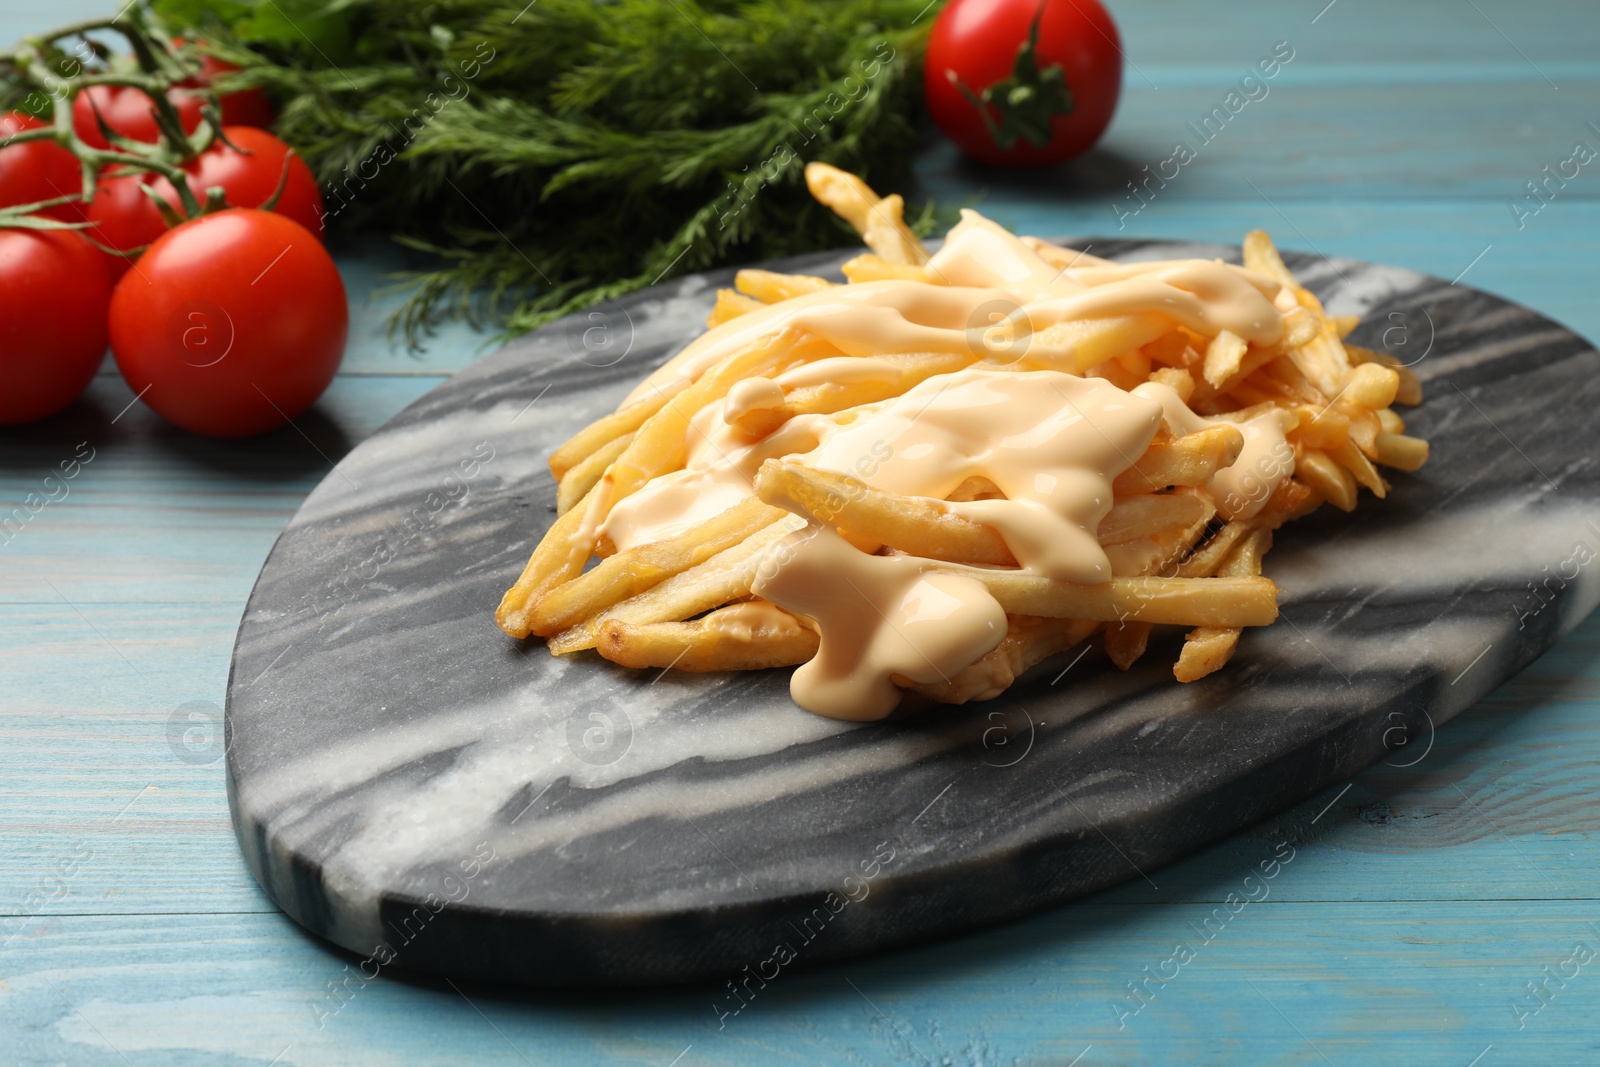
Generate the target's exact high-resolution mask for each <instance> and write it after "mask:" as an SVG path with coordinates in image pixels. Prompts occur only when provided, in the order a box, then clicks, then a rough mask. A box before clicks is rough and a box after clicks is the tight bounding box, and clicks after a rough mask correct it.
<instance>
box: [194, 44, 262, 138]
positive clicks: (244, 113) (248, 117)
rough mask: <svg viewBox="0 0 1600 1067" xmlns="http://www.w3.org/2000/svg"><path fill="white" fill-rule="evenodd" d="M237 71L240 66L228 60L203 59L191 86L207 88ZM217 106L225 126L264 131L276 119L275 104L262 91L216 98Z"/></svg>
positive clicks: (253, 90) (249, 91)
mask: <svg viewBox="0 0 1600 1067" xmlns="http://www.w3.org/2000/svg"><path fill="white" fill-rule="evenodd" d="M238 69H239V67H238V66H237V65H235V64H233V63H229V62H227V61H226V60H222V59H218V58H216V57H215V56H208V55H201V57H200V74H199V76H198V77H196V78H194V79H193V81H192V84H193V85H194V86H196V87H204V86H208V85H210V84H211V83H212V82H214V81H216V80H217V78H218V77H219V76H220V75H223V74H232V73H233V72H234V71H236V70H238ZM217 103H218V104H220V105H222V124H223V125H224V126H256V127H259V128H261V129H263V130H264V129H266V128H267V127H269V126H271V125H272V120H273V119H274V118H275V116H274V115H273V113H272V102H271V101H270V100H268V99H267V94H266V93H264V92H262V91H261V90H260V89H240V90H239V91H238V92H234V93H222V94H220V95H219V96H218V97H217Z"/></svg>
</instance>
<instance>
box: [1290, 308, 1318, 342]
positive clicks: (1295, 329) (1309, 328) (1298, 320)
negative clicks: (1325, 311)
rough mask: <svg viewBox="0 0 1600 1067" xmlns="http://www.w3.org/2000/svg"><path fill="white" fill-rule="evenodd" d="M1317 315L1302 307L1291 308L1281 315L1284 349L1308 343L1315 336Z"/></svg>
mask: <svg viewBox="0 0 1600 1067" xmlns="http://www.w3.org/2000/svg"><path fill="white" fill-rule="evenodd" d="M1317 330H1318V325H1317V317H1316V316H1315V315H1313V314H1312V313H1311V312H1309V311H1307V310H1306V309H1305V308H1303V307H1297V308H1293V309H1291V310H1290V311H1289V312H1288V313H1286V314H1285V315H1284V316H1283V341H1282V342H1281V347H1282V348H1283V350H1284V351H1286V352H1287V351H1289V350H1290V349H1295V348H1300V347H1301V346H1303V345H1308V344H1310V343H1311V342H1312V341H1314V340H1316V337H1317Z"/></svg>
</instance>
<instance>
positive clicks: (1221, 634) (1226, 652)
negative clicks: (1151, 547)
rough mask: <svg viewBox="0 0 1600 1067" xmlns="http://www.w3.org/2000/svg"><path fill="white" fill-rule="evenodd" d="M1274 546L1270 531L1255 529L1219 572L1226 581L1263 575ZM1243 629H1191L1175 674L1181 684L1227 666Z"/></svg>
mask: <svg viewBox="0 0 1600 1067" xmlns="http://www.w3.org/2000/svg"><path fill="white" fill-rule="evenodd" d="M1271 547H1272V532H1271V531H1270V530H1252V531H1251V532H1250V534H1249V536H1247V537H1245V538H1244V539H1243V540H1242V541H1240V542H1239V544H1238V546H1237V547H1236V548H1234V550H1233V552H1232V553H1230V554H1229V556H1228V559H1227V561H1226V562H1224V563H1223V564H1222V566H1221V568H1219V569H1218V571H1217V573H1218V574H1220V575H1222V576H1223V577H1225V578H1248V577H1253V576H1255V575H1259V574H1260V573H1261V561H1262V557H1264V556H1265V555H1266V554H1267V550H1268V549H1270V548H1271ZM1239 635H1240V630H1239V629H1238V627H1233V626H1200V627H1196V628H1195V629H1193V630H1190V631H1189V633H1188V635H1187V636H1185V638H1184V642H1183V651H1182V652H1180V653H1179V654H1178V662H1177V663H1176V664H1174V665H1173V668H1172V673H1173V675H1174V676H1175V677H1176V678H1177V679H1178V681H1180V682H1195V681H1199V680H1200V679H1201V678H1204V677H1205V676H1206V675H1208V674H1211V673H1212V672H1213V671H1219V670H1221V669H1222V668H1223V667H1225V666H1227V664H1228V661H1229V660H1230V659H1232V658H1233V652H1234V649H1236V648H1237V647H1238V646H1239Z"/></svg>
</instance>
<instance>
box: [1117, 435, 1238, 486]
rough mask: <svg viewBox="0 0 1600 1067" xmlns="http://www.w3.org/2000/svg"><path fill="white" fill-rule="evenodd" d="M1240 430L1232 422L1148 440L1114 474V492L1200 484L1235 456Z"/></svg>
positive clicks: (1230, 461) (1236, 457)
mask: <svg viewBox="0 0 1600 1067" xmlns="http://www.w3.org/2000/svg"><path fill="white" fill-rule="evenodd" d="M1243 448H1244V434H1242V433H1240V432H1239V430H1238V429H1236V428H1235V427H1232V426H1223V425H1217V426H1209V427H1207V428H1206V429H1204V430H1201V431H1199V432H1198V433H1191V434H1184V435H1183V436H1182V437H1178V438H1174V439H1170V440H1167V441H1159V442H1155V443H1152V444H1151V445H1150V447H1149V448H1148V449H1146V450H1145V453H1144V455H1142V456H1140V457H1139V458H1138V459H1137V460H1135V461H1134V464H1133V466H1131V467H1129V468H1128V469H1127V470H1125V471H1123V472H1122V473H1121V474H1119V475H1117V477H1116V478H1115V480H1113V481H1112V483H1111V489H1112V492H1113V493H1114V494H1116V495H1117V496H1130V495H1133V494H1136V493H1153V492H1156V491H1158V490H1161V489H1165V488H1167V487H1168V486H1173V485H1204V484H1205V483H1206V482H1208V481H1210V480H1211V477H1212V476H1213V475H1215V474H1216V473H1217V471H1218V470H1220V469H1222V468H1223V467H1227V466H1230V465H1231V464H1232V463H1233V462H1234V461H1235V460H1237V459H1238V458H1239V452H1240V451H1241V450H1242V449H1243Z"/></svg>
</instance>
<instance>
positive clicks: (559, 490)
mask: <svg viewBox="0 0 1600 1067" xmlns="http://www.w3.org/2000/svg"><path fill="white" fill-rule="evenodd" d="M632 441H633V434H631V433H625V434H623V435H622V436H621V437H618V438H616V439H615V440H612V441H608V442H606V443H605V444H603V445H601V446H600V447H599V448H597V449H595V450H594V451H593V452H591V453H589V456H588V458H587V459H584V460H582V461H580V462H579V463H578V464H576V465H575V466H574V467H573V468H572V469H571V470H569V471H567V473H566V474H564V475H562V477H561V484H560V485H558V486H556V511H557V512H560V513H565V512H568V511H571V510H572V508H573V507H574V506H575V505H576V504H577V503H578V501H580V500H582V499H583V498H584V497H585V496H587V495H588V493H589V490H591V489H593V488H594V485H595V483H596V482H598V481H599V480H600V477H601V475H603V474H605V472H606V468H607V467H609V466H611V464H612V462H613V461H614V460H615V459H616V458H617V457H618V456H620V455H622V452H623V450H624V449H625V448H627V447H628V445H629V444H630V443H632Z"/></svg>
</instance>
